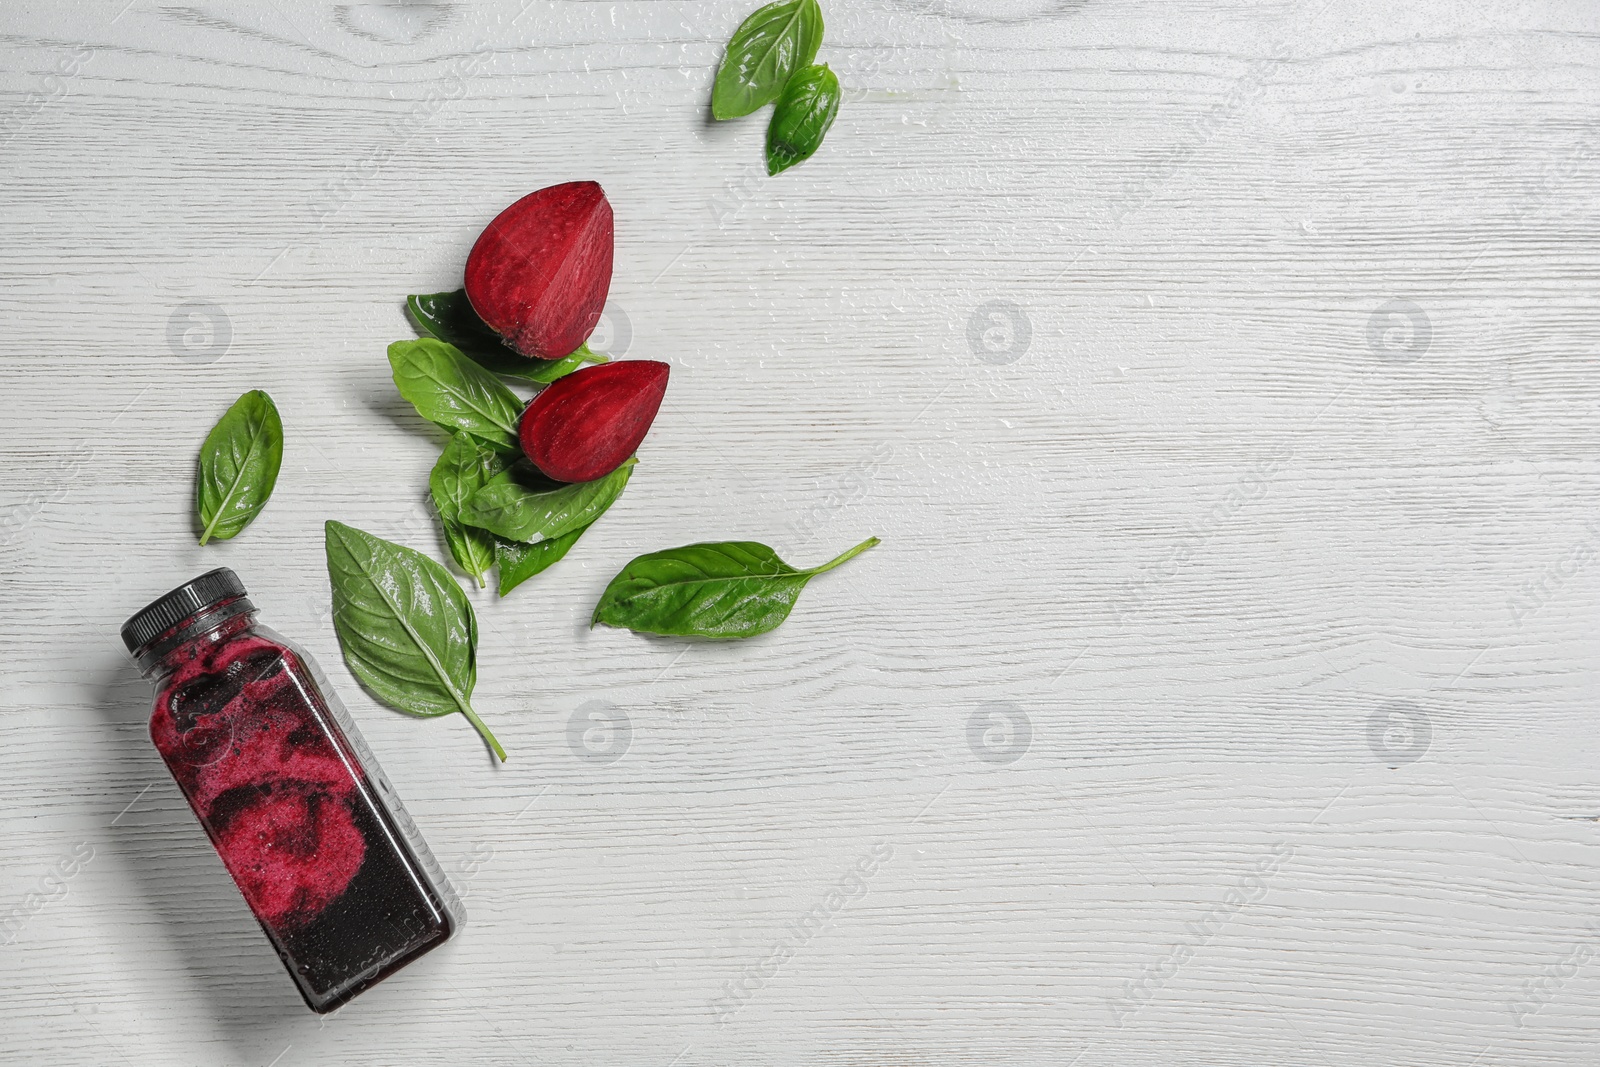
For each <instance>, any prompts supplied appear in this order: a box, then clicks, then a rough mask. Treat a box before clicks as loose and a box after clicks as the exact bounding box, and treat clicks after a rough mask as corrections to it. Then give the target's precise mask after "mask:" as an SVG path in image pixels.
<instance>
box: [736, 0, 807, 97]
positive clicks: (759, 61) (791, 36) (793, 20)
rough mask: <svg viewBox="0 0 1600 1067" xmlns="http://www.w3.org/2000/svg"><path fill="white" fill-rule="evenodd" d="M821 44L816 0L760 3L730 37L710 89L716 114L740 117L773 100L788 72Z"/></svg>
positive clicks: (804, 63) (780, 90) (799, 65)
mask: <svg viewBox="0 0 1600 1067" xmlns="http://www.w3.org/2000/svg"><path fill="white" fill-rule="evenodd" d="M821 44H822V8H821V7H819V6H818V5H817V0H779V2H778V3H775V4H768V5H767V6H766V7H764V8H761V9H760V10H759V11H757V12H756V13H755V14H753V15H751V16H750V17H749V18H747V19H745V20H744V22H742V23H740V25H739V29H738V30H737V31H736V32H735V33H734V35H733V39H732V40H731V41H729V42H728V51H727V53H726V54H725V55H724V56H723V57H722V66H721V67H719V68H717V80H716V84H715V85H713V86H712V88H711V114H712V115H713V116H715V117H716V118H719V119H732V118H738V117H739V116H740V115H748V114H750V112H752V111H754V110H755V109H756V108H758V107H762V106H764V105H766V104H770V103H772V102H773V101H774V100H776V99H777V98H778V94H779V93H781V92H783V87H784V84H785V83H787V82H788V80H789V75H791V74H793V73H794V72H795V71H797V70H799V69H800V68H801V67H804V66H807V65H809V64H810V62H811V61H812V60H813V59H815V58H817V48H818V46H819V45H821Z"/></svg>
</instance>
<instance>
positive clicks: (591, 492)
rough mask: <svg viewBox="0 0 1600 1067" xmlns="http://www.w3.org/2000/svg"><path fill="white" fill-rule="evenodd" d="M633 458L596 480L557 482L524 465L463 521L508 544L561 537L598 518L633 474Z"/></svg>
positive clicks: (493, 485) (497, 481)
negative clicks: (495, 535) (497, 535)
mask: <svg viewBox="0 0 1600 1067" xmlns="http://www.w3.org/2000/svg"><path fill="white" fill-rule="evenodd" d="M638 462H639V461H638V460H637V459H635V458H632V457H630V458H629V459H627V460H626V461H625V462H624V463H623V464H622V466H620V467H618V468H617V469H616V470H614V471H612V472H611V473H610V474H608V475H606V476H605V477H604V478H596V479H595V480H594V481H592V482H571V483H565V482H553V481H551V480H550V479H548V478H545V477H544V476H543V475H541V474H539V472H538V471H536V470H534V469H533V468H532V467H531V466H529V465H527V464H526V463H518V464H517V465H516V466H514V467H512V468H511V469H510V470H508V471H506V472H505V473H504V474H501V475H499V476H498V477H496V478H494V479H492V480H491V481H490V482H489V483H488V484H486V485H485V486H484V487H483V488H482V489H479V490H478V491H477V492H476V493H474V494H473V495H472V499H471V500H468V501H467V502H466V504H464V505H462V508H461V521H462V522H464V523H466V524H467V525H468V526H477V527H479V528H480V529H484V530H488V531H489V532H490V533H492V534H499V535H500V536H501V537H504V538H505V539H506V540H508V541H520V542H522V543H523V544H529V545H531V544H534V543H535V542H538V541H548V540H551V539H552V538H556V537H560V536H561V535H562V534H564V533H570V532H572V531H573V530H576V529H579V528H580V527H584V526H587V525H589V524H590V523H591V522H593V521H594V520H595V519H598V518H599V517H600V515H601V513H602V512H604V511H605V510H606V508H609V507H610V506H611V504H612V502H613V501H615V500H616V499H617V497H618V496H620V495H621V493H622V489H623V487H624V486H626V485H627V484H628V478H629V477H630V476H631V475H632V474H633V467H634V464H636V463H638Z"/></svg>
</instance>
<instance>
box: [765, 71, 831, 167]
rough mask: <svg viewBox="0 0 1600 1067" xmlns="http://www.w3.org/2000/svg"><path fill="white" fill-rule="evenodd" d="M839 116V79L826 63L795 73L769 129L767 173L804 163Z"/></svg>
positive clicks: (819, 145) (774, 112)
mask: <svg viewBox="0 0 1600 1067" xmlns="http://www.w3.org/2000/svg"><path fill="white" fill-rule="evenodd" d="M838 114H839V79H838V78H836V77H834V74H833V71H831V70H829V69H828V65H827V64H826V63H819V64H817V65H816V66H814V67H806V68H805V69H804V70H798V71H796V72H795V75H794V77H792V78H790V79H789V84H788V85H786V86H784V87H783V95H782V96H781V97H779V98H778V106H777V107H776V108H775V109H773V112H772V122H771V123H770V124H768V126H767V173H768V174H777V173H779V172H780V171H785V170H788V169H789V168H790V167H792V166H794V165H795V164H796V163H804V162H805V161H806V160H808V159H810V158H811V154H812V153H813V152H815V151H816V150H817V149H818V148H820V147H821V146H822V138H823V136H824V135H825V134H826V133H827V132H828V127H830V126H832V125H833V120H834V117H835V116H836V115H838Z"/></svg>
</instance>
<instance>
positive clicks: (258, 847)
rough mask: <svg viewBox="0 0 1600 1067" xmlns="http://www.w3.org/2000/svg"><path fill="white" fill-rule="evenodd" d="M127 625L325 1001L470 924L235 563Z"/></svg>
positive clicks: (183, 753) (312, 1001) (209, 820)
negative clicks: (258, 613)
mask: <svg viewBox="0 0 1600 1067" xmlns="http://www.w3.org/2000/svg"><path fill="white" fill-rule="evenodd" d="M122 636H123V640H124V641H125V642H126V643H127V645H128V647H129V649H130V650H131V651H132V652H133V653H134V656H135V657H136V658H137V659H138V661H139V665H140V667H141V668H142V669H143V670H144V672H145V674H146V675H147V676H149V677H151V678H152V680H153V681H154V682H155V686H156V698H155V709H154V711H153V712H152V714H151V716H150V737H151V739H152V740H153V741H154V742H155V746H156V749H157V750H158V751H159V752H160V753H161V757H162V759H164V760H165V761H166V764H167V767H168V769H169V770H171V772H172V776H173V777H174V778H175V779H176V780H177V782H178V785H179V787H180V788H181V789H182V790H183V794H184V796H185V797H187V798H188V801H189V805H190V807H192V808H193V809H194V813H195V816H196V817H197V818H198V819H199V820H200V824H201V825H202V826H203V827H205V830H206V833H207V834H208V835H209V836H210V838H211V843H212V844H213V845H214V846H215V847H216V850H217V852H218V854H219V855H220V856H221V857H222V862H223V863H224V864H225V865H226V866H227V868H228V872H229V873H230V874H232V875H233V880H234V881H235V882H236V883H237V884H238V886H239V891H240V892H241V893H243V894H244V899H245V902H246V903H248V904H249V905H250V910H251V911H252V912H254V913H255V916H256V918H257V919H258V920H260V922H261V927H262V929H263V930H265V931H266V934H267V937H268V938H270V939H271V941H272V944H273V947H274V948H276V949H277V951H278V955H279V956H280V957H281V958H282V959H283V962H284V965H285V966H286V967H287V968H288V970H289V973H290V975H291V976H292V977H293V978H294V980H295V983H296V984H297V985H298V986H299V989H300V993H301V995H302V996H304V997H305V1000H306V1003H307V1004H308V1005H309V1006H310V1007H311V1009H312V1010H313V1011H317V1012H327V1011H332V1010H333V1009H334V1008H336V1007H338V1006H339V1005H340V1004H343V1003H344V1002H345V1001H347V1000H349V999H350V998H351V997H353V996H355V995H356V994H357V993H360V992H361V991H362V990H364V989H366V988H368V987H369V986H371V985H373V984H374V983H376V982H378V981H379V980H381V979H383V978H384V977H386V976H388V975H389V974H391V973H393V972H394V971H396V970H398V969H399V968H401V967H403V966H405V965H406V964H407V963H409V962H411V961H412V960H414V959H416V958H417V957H418V956H421V955H422V954H423V953H425V952H427V951H429V950H430V949H432V948H434V947H436V946H438V945H440V944H442V943H443V942H444V941H445V940H446V939H448V938H449V937H450V935H451V934H452V933H454V931H455V928H456V927H457V926H458V925H460V923H461V922H462V921H463V920H464V918H465V916H464V914H463V913H462V909H461V904H460V902H459V901H458V900H457V899H456V896H455V894H454V892H453V891H452V890H451V888H450V885H449V882H448V881H447V880H446V879H445V877H444V874H443V872H442V871H440V870H439V867H438V864H437V863H436V862H435V861H434V859H433V856H432V854H431V853H430V852H429V851H428V847H427V845H426V844H425V843H423V841H422V839H421V837H420V836H419V835H418V834H417V832H416V826H415V824H413V823H412V822H411V819H410V817H409V816H408V815H407V814H406V812H405V809H404V807H403V806H401V804H400V801H399V799H398V798H397V797H396V796H395V795H394V792H393V790H392V789H391V788H390V786H389V784H388V783H387V782H386V781H385V780H384V778H383V775H382V773H381V771H380V770H379V769H378V767H377V765H376V763H375V762H374V761H373V759H372V754H371V752H370V751H369V750H368V749H367V747H366V745H365V743H363V742H362V740H361V737H360V735H359V734H358V733H356V731H355V727H354V724H353V723H351V722H350V721H349V717H348V715H347V714H346V713H345V712H344V709H343V708H342V707H341V706H340V705H338V704H337V703H336V700H337V698H335V697H332V696H331V692H332V691H331V689H329V688H327V687H326V683H325V680H324V679H323V678H322V676H321V673H320V672H319V671H318V670H317V668H316V667H315V666H314V665H313V663H312V661H311V660H310V658H309V657H308V656H307V655H306V654H305V653H304V652H302V651H300V650H299V649H298V648H296V647H295V646H294V645H292V644H290V643H289V642H287V641H285V640H284V639H283V638H281V637H279V636H278V635H277V634H274V633H273V632H272V631H271V630H268V629H266V628H265V627H263V626H260V625H258V624H257V623H256V621H255V607H254V605H252V604H251V602H250V601H249V600H248V599H247V598H246V596H245V590H244V586H243V584H241V583H240V581H239V579H238V577H237V576H235V575H234V573H233V572H232V571H230V570H228V569H227V568H225V567H224V568H219V569H217V570H214V571H211V572H209V573H208V574H204V575H202V576H200V577H199V578H196V579H195V580H194V581H192V582H190V583H188V584H187V585H184V586H180V587H179V588H178V589H175V590H173V591H172V592H171V593H168V594H167V595H166V596H164V597H162V598H161V599H159V600H157V601H155V602H154V603H152V604H151V605H149V606H148V607H146V608H145V609H144V610H143V611H141V612H139V614H137V615H135V616H134V617H133V618H132V619H130V620H129V621H128V623H127V624H126V625H125V626H124V627H123V630H122Z"/></svg>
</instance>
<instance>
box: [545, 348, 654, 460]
mask: <svg viewBox="0 0 1600 1067" xmlns="http://www.w3.org/2000/svg"><path fill="white" fill-rule="evenodd" d="M670 370H671V368H670V367H668V366H667V365H666V364H665V363H657V362H655V361H653V360H648V359H629V360H623V361H621V362H617V363H601V364H599V365H597V366H593V367H585V368H584V369H582V370H579V371H573V372H572V373H571V374H569V375H567V376H566V377H564V378H557V379H556V380H555V381H554V382H552V383H551V384H550V385H549V386H548V387H546V388H545V390H544V392H542V393H540V394H539V395H538V396H536V397H534V398H533V402H532V403H531V404H529V405H528V407H527V409H526V410H525V411H523V413H522V422H521V423H520V424H519V426H518V430H519V434H520V436H521V438H522V450H523V451H524V452H526V453H527V454H528V459H529V460H531V461H532V462H533V465H534V466H535V467H538V468H539V469H540V470H541V471H543V472H544V473H545V474H546V475H548V476H549V477H551V478H554V479H555V480H556V481H558V482H591V481H594V479H596V478H603V477H605V476H606V475H607V474H610V473H611V472H612V471H614V470H616V469H617V468H618V467H620V466H622V464H623V462H624V461H625V460H626V459H627V458H628V457H629V456H631V455H633V452H634V449H636V448H638V447H639V442H640V441H643V440H644V435H645V434H646V433H648V432H649V431H650V424H651V423H652V422H653V421H655V417H656V411H657V409H659V408H660V407H661V396H662V394H663V393H665V392H666V391H667V374H668V372H669V371H670Z"/></svg>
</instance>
